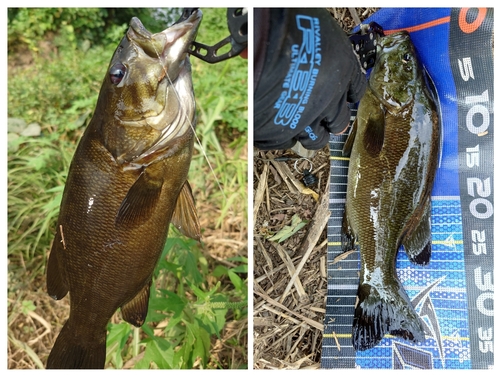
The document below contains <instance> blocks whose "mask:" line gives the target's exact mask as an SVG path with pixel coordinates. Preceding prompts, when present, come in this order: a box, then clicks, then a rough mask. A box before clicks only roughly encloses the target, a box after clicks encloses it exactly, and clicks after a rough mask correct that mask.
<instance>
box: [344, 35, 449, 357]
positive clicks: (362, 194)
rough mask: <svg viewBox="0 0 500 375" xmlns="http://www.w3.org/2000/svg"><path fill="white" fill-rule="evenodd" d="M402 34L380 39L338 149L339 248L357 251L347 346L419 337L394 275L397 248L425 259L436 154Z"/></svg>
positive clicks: (425, 99)
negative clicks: (343, 178)
mask: <svg viewBox="0 0 500 375" xmlns="http://www.w3.org/2000/svg"><path fill="white" fill-rule="evenodd" d="M424 74H425V72H424V71H423V69H422V68H421V66H420V65H419V62H418V59H417V55H416V52H415V48H414V46H413V44H412V42H411V40H410V36H409V34H408V33H407V32H405V31H403V32H398V33H395V34H392V35H389V36H385V37H381V38H380V39H379V45H378V49H377V57H376V63H375V66H374V67H373V70H372V72H371V74H370V79H369V85H368V88H367V91H366V94H365V95H364V97H363V98H362V100H361V101H360V103H359V107H358V114H357V119H356V121H355V123H354V125H353V129H352V131H351V134H350V135H349V138H348V140H347V141H346V145H345V148H344V153H345V154H348V153H349V152H350V163H349V172H348V186H347V196H346V208H345V214H344V220H343V225H342V246H343V248H344V250H349V249H353V248H354V247H355V242H356V240H357V242H358V244H359V249H360V256H361V271H360V284H359V288H358V295H357V297H358V300H357V304H356V307H355V313H354V321H353V334H352V340H353V346H354V348H355V349H356V350H366V349H370V348H372V347H374V346H376V345H377V344H378V343H379V342H380V341H381V340H382V338H383V337H384V335H385V334H386V333H390V334H392V335H395V336H399V337H402V338H404V339H407V340H409V341H413V342H421V341H423V340H424V339H425V335H424V332H423V328H422V324H421V322H420V319H419V317H418V315H417V314H416V312H415V310H414V308H413V307H412V305H411V302H410V300H409V298H408V296H407V294H406V292H405V291H404V289H403V287H402V285H401V283H400V281H399V280H398V278H397V275H396V268H395V263H396V254H397V251H398V249H399V248H400V247H401V246H403V247H404V249H405V251H406V253H407V255H408V257H409V259H410V260H411V261H412V262H414V263H416V264H420V265H425V264H427V263H428V262H429V260H430V256H431V223H430V205H431V190H432V186H433V181H434V176H435V173H436V169H437V165H438V157H439V145H440V129H439V120H438V114H437V110H436V105H435V103H434V101H433V99H432V96H431V94H430V92H429V90H428V88H427V86H426V80H425V79H424Z"/></svg>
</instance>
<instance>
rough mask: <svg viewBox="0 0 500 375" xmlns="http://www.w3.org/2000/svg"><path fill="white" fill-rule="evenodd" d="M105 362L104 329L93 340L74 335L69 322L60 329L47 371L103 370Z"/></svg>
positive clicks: (48, 361)
mask: <svg viewBox="0 0 500 375" xmlns="http://www.w3.org/2000/svg"><path fill="white" fill-rule="evenodd" d="M105 361H106V329H104V330H102V332H100V333H99V335H98V338H97V339H95V340H85V339H82V338H81V337H79V336H77V335H75V330H74V329H73V328H71V325H70V324H69V321H68V322H66V324H65V325H64V327H63V328H62V330H61V332H60V333H59V336H58V337H57V340H56V342H55V344H54V347H53V348H52V350H51V352H50V354H49V358H48V360H47V369H103V368H104V364H105Z"/></svg>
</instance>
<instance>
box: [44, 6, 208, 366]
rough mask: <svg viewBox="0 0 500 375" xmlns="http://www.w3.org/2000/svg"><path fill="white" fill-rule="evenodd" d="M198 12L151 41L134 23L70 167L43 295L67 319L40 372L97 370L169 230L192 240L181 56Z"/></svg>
mask: <svg viewBox="0 0 500 375" xmlns="http://www.w3.org/2000/svg"><path fill="white" fill-rule="evenodd" d="M201 18H202V13H201V11H199V10H197V9H191V10H190V11H189V14H185V15H183V16H182V17H181V19H180V20H179V21H178V22H177V23H176V24H174V25H173V26H171V27H170V28H168V29H166V30H164V31H162V32H159V33H156V34H152V33H150V32H149V31H148V30H146V29H145V27H144V26H143V25H142V23H141V22H140V20H139V19H137V18H133V19H132V20H131V22H130V27H129V29H128V31H127V33H126V35H125V37H124V38H123V39H122V41H121V42H120V44H119V45H118V47H117V49H116V51H115V53H114V55H113V57H112V59H111V62H110V64H109V68H108V71H107V73H106V76H105V77H104V80H103V84H102V87H101V91H100V93H99V98H98V101H97V105H96V109H95V113H94V115H93V117H92V120H91V122H90V124H89V126H88V127H87V129H86V130H85V133H84V134H83V136H82V139H81V140H80V142H79V144H78V147H77V149H76V152H75V155H74V157H73V160H72V162H71V166H70V170H69V173H68V177H67V180H66V186H65V189H64V193H63V198H62V202H61V207H60V213H59V218H58V222H57V227H56V229H57V232H56V235H55V239H54V242H53V245H52V249H51V252H50V256H49V261H48V265H47V290H48V293H49V295H50V296H52V297H53V298H55V299H57V300H59V299H61V298H63V297H64V296H65V295H66V294H67V293H68V292H69V293H70V297H71V298H70V316H69V319H68V321H67V322H66V324H65V325H64V327H63V328H62V330H61V332H60V334H59V336H58V338H57V340H56V342H55V344H54V347H53V349H52V351H51V353H50V355H49V358H48V361H47V368H67V369H71V368H104V365H105V357H106V326H107V324H108V321H109V319H110V318H111V316H112V315H113V314H114V313H115V311H116V310H117V309H118V308H121V312H122V316H123V318H124V320H126V321H127V322H129V323H131V324H133V325H135V326H137V327H139V326H141V325H142V324H143V323H144V320H145V318H146V315H147V309H148V301H149V291H150V286H151V278H152V273H153V271H154V268H155V266H156V264H157V262H158V260H159V257H160V255H161V252H162V250H163V247H164V245H165V241H166V238H167V234H168V229H169V224H170V222H172V223H173V224H174V225H176V226H177V227H178V228H179V229H180V231H181V232H182V233H183V234H185V235H187V236H189V237H191V238H194V239H198V240H199V239H200V227H199V222H198V218H197V214H196V209H195V206H194V199H193V196H192V192H191V188H190V186H189V183H188V182H187V174H188V170H189V165H190V162H191V156H192V151H193V142H194V124H195V100H194V93H193V87H192V81H191V67H190V62H189V56H188V53H187V52H188V49H189V46H190V45H191V43H192V42H193V40H194V39H195V37H196V33H197V30H198V27H199V24H200V22H201Z"/></svg>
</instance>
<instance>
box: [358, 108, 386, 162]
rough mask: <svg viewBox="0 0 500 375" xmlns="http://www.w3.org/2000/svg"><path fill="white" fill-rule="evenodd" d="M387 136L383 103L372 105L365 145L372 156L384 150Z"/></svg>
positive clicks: (367, 121) (366, 127)
mask: <svg viewBox="0 0 500 375" xmlns="http://www.w3.org/2000/svg"><path fill="white" fill-rule="evenodd" d="M384 136H385V111H384V109H383V108H382V105H381V104H379V105H375V106H372V107H371V111H370V113H369V115H368V118H367V120H366V124H365V132H364V134H363V146H364V148H365V150H366V151H367V152H368V154H369V155H371V156H377V155H378V154H379V153H380V151H382V146H383V145H384Z"/></svg>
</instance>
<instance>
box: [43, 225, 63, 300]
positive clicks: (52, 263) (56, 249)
mask: <svg viewBox="0 0 500 375" xmlns="http://www.w3.org/2000/svg"><path fill="white" fill-rule="evenodd" d="M60 230H61V229H60V227H59V228H58V229H57V233H56V235H55V238H54V242H53V243H52V249H51V250H50V255H49V261H48V263H47V293H48V294H49V296H51V297H52V298H54V299H55V300H60V299H63V298H64V296H65V295H66V294H67V293H68V286H67V284H66V282H65V281H64V275H63V272H64V269H63V268H62V267H61V265H60V264H59V258H60V252H61V251H64V244H63V242H62V237H61V234H60Z"/></svg>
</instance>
